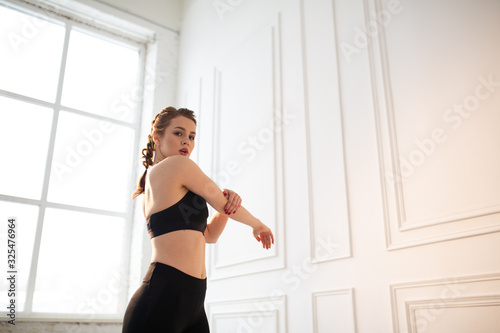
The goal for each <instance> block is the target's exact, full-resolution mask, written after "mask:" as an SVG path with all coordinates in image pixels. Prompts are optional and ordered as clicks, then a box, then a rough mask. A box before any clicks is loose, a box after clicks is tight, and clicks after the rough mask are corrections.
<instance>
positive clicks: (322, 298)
mask: <svg viewBox="0 0 500 333" xmlns="http://www.w3.org/2000/svg"><path fill="white" fill-rule="evenodd" d="M312 300H313V321H314V322H313V324H314V333H323V332H343V333H355V332H356V320H355V307H354V289H339V290H330V291H323V292H315V293H313V294H312Z"/></svg>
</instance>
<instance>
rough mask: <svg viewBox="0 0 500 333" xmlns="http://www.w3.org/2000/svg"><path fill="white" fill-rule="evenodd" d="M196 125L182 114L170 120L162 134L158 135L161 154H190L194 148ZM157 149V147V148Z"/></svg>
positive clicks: (166, 155)
mask: <svg viewBox="0 0 500 333" xmlns="http://www.w3.org/2000/svg"><path fill="white" fill-rule="evenodd" d="M195 136H196V125H195V124H194V121H192V120H191V119H189V118H186V117H184V116H178V117H175V118H174V119H172V120H170V125H168V127H167V128H165V132H164V133H163V136H162V137H160V136H158V139H159V149H160V152H161V154H162V155H163V156H165V157H168V156H173V155H183V156H187V157H189V156H191V153H192V152H193V149H194V138H195ZM157 149H158V148H157Z"/></svg>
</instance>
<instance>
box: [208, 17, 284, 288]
mask: <svg viewBox="0 0 500 333" xmlns="http://www.w3.org/2000/svg"><path fill="white" fill-rule="evenodd" d="M280 29H281V23H280V17H279V16H277V17H276V18H275V19H274V21H272V22H270V23H269V24H268V25H266V26H265V27H263V28H261V29H258V30H257V31H256V32H255V33H254V34H252V36H250V38H248V39H246V40H245V41H244V42H243V43H242V44H240V45H238V46H237V47H235V48H234V49H233V50H232V51H231V52H229V53H228V55H227V56H226V58H225V59H221V61H220V62H219V63H218V64H217V65H216V67H215V71H214V97H213V100H214V116H213V118H214V127H213V134H214V147H217V149H216V150H215V154H214V156H213V161H214V163H213V171H214V176H215V179H216V181H218V183H219V184H223V183H224V181H225V179H227V178H229V177H230V176H233V174H235V175H234V177H233V179H236V180H237V178H238V176H239V175H240V174H241V172H240V173H237V172H232V171H233V170H234V169H238V167H239V168H240V169H244V168H245V167H247V165H246V163H247V161H248V160H250V162H248V163H254V164H255V163H257V164H258V163H260V164H258V165H260V168H261V169H259V170H261V171H262V168H265V171H264V173H266V177H268V178H269V180H270V182H272V185H271V188H272V191H273V192H272V193H273V197H272V202H267V203H266V207H267V208H266V209H268V210H269V212H270V214H269V215H267V216H266V221H265V223H266V224H267V225H268V226H270V227H271V229H272V230H273V233H274V236H275V239H276V240H279V241H277V242H276V244H275V246H274V247H272V248H271V250H269V251H260V252H257V251H253V250H250V251H247V252H246V253H245V254H240V255H239V256H233V257H232V258H231V257H230V256H228V251H227V249H225V250H221V244H220V242H221V240H219V242H218V243H217V244H215V245H214V246H213V247H212V249H211V250H212V251H210V260H211V265H210V274H209V276H210V279H211V280H217V279H223V278H228V277H234V276H241V275H245V274H250V273H257V272H264V271H269V270H274V269H279V268H283V267H284V249H285V239H284V237H282V235H284V179H283V177H284V172H283V150H284V149H283V144H284V143H283V138H282V136H283V131H282V127H283V123H282V119H283V109H282V91H281V87H282V82H281V80H282V75H281V63H282V58H281V51H280V45H281V33H280ZM259 47H260V48H259ZM255 54H257V55H258V57H257V56H255ZM251 55H254V57H252V56H251ZM249 61H251V62H252V66H255V62H259V61H261V62H262V63H260V62H259V63H258V64H259V68H261V69H262V70H263V72H261V73H260V74H255V75H265V76H266V80H267V83H269V87H268V88H269V89H268V90H262V89H267V88H262V87H259V89H261V90H260V91H259V90H258V89H253V91H248V90H245V89H244V88H241V89H240V90H233V91H232V92H233V93H232V94H231V93H230V92H228V91H226V90H227V89H228V88H231V89H233V88H234V86H235V85H236V84H237V82H233V81H231V80H230V79H229V81H227V80H228V79H227V77H231V75H232V76H233V77H234V76H235V75H238V73H240V72H241V73H242V74H241V75H239V76H244V77H246V80H252V79H254V80H255V78H252V77H249V76H248V75H244V74H243V73H244V71H245V70H246V68H247V66H245V64H246V62H249ZM252 74H253V73H250V76H251V75H252ZM238 79H240V78H238ZM265 83H266V82H262V84H263V86H264V87H267V86H266V85H265ZM235 93H236V94H241V95H237V96H235V95H234V94H235ZM258 94H263V96H259V95H258ZM238 96H239V97H240V98H239V97H238ZM235 98H237V99H239V100H241V101H242V102H241V103H242V104H243V105H242V107H241V109H238V110H234V109H229V108H228V106H227V105H226V104H227V103H226V104H225V102H228V101H232V100H231V99H235ZM249 99H254V100H262V108H260V109H259V110H256V111H259V112H260V113H256V114H258V115H261V117H264V118H266V119H269V121H268V122H267V123H265V125H266V127H262V128H259V129H258V131H257V132H256V133H251V135H249V136H248V137H247V138H245V136H244V135H245V134H244V133H245V131H247V130H248V129H247V128H241V130H239V131H238V132H235V129H234V128H236V127H241V125H242V121H240V119H238V121H237V123H235V122H229V123H227V124H225V123H224V122H228V121H229V120H228V119H227V118H228V117H230V116H233V113H235V112H239V113H240V115H241V116H242V117H240V118H242V119H245V118H244V117H248V114H244V113H245V111H244V110H245V109H244V107H245V105H244V102H243V101H245V100H247V101H248V100H249ZM266 101H267V102H269V103H266ZM250 111H252V110H250ZM261 117H259V118H261ZM254 120H259V121H262V119H257V118H255V119H254ZM252 121H253V120H252ZM243 122H244V121H243ZM227 137H232V138H233V140H231V141H236V142H231V144H234V145H235V146H234V147H233V146H231V147H228V141H227V140H226V138H227ZM249 137H252V138H253V139H255V140H257V141H258V142H257V143H255V142H254V143H252V144H254V145H255V146H253V147H252V146H250V144H248V145H247V144H246V143H247V142H246V141H247V140H248V138H249ZM259 140H260V141H259ZM252 142H253V141H252ZM238 143H240V145H238ZM254 147H256V148H254ZM262 147H263V148H262ZM222 149H225V150H226V151H228V150H229V151H234V152H237V153H235V154H234V155H237V156H236V157H235V158H234V159H231V160H229V161H228V160H227V159H228V157H227V156H226V160H223V159H224V158H223V156H222V153H221V151H222ZM244 149H247V150H244ZM243 153H245V154H253V155H246V156H245V155H244V154H243ZM238 154H239V155H238ZM266 154H267V155H266ZM252 157H253V159H252ZM230 158H232V156H231V157H230ZM238 158H239V160H238ZM240 162H241V163H240ZM233 165H236V167H234V168H233ZM249 165H251V164H249ZM233 179H231V180H233ZM243 181H244V182H243V183H241V186H249V185H250V184H251V183H249V181H248V180H243ZM263 185H264V184H263ZM266 185H267V188H269V187H270V186H269V185H270V184H269V182H267V183H266ZM221 186H223V185H221ZM240 188H241V187H240ZM242 190H243V189H242ZM252 190H255V189H252ZM247 193H248V192H247ZM255 195H256V192H254V196H255ZM247 202H248V201H247ZM250 210H251V211H253V210H252V209H250ZM260 218H262V217H260ZM231 227H233V228H239V226H238V225H231ZM226 228H228V227H226ZM245 228H248V227H247V226H245ZM234 230H236V232H240V231H238V230H237V229H233V231H234ZM250 232H251V231H250V230H249V233H250ZM230 233H231V231H230V232H229V233H228V232H227V230H226V232H225V236H226V235H227V234H230ZM226 237H229V236H226ZM245 237H248V236H247V234H245ZM252 240H253V239H252ZM253 241H254V240H253ZM255 246H256V249H258V248H259V246H260V244H256V245H255Z"/></svg>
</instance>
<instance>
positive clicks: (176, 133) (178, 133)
mask: <svg viewBox="0 0 500 333" xmlns="http://www.w3.org/2000/svg"><path fill="white" fill-rule="evenodd" d="M174 134H175V135H182V133H181V132H175V133H174Z"/></svg>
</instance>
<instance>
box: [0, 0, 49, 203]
mask: <svg viewBox="0 0 500 333" xmlns="http://www.w3.org/2000/svg"><path fill="white" fill-rule="evenodd" d="M0 8H1V7H0ZM52 113H53V111H52V110H51V109H48V108H44V107H41V106H36V105H33V104H28V103H23V102H19V101H16V100H13V99H10V98H5V97H1V96H0V156H2V163H0V184H2V185H1V186H0V193H2V194H7V195H14V196H20V197H26V198H31V199H40V196H41V193H42V184H43V177H44V172H45V163H46V162H47V149H48V145H49V138H50V130H51V124H52Z"/></svg>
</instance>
